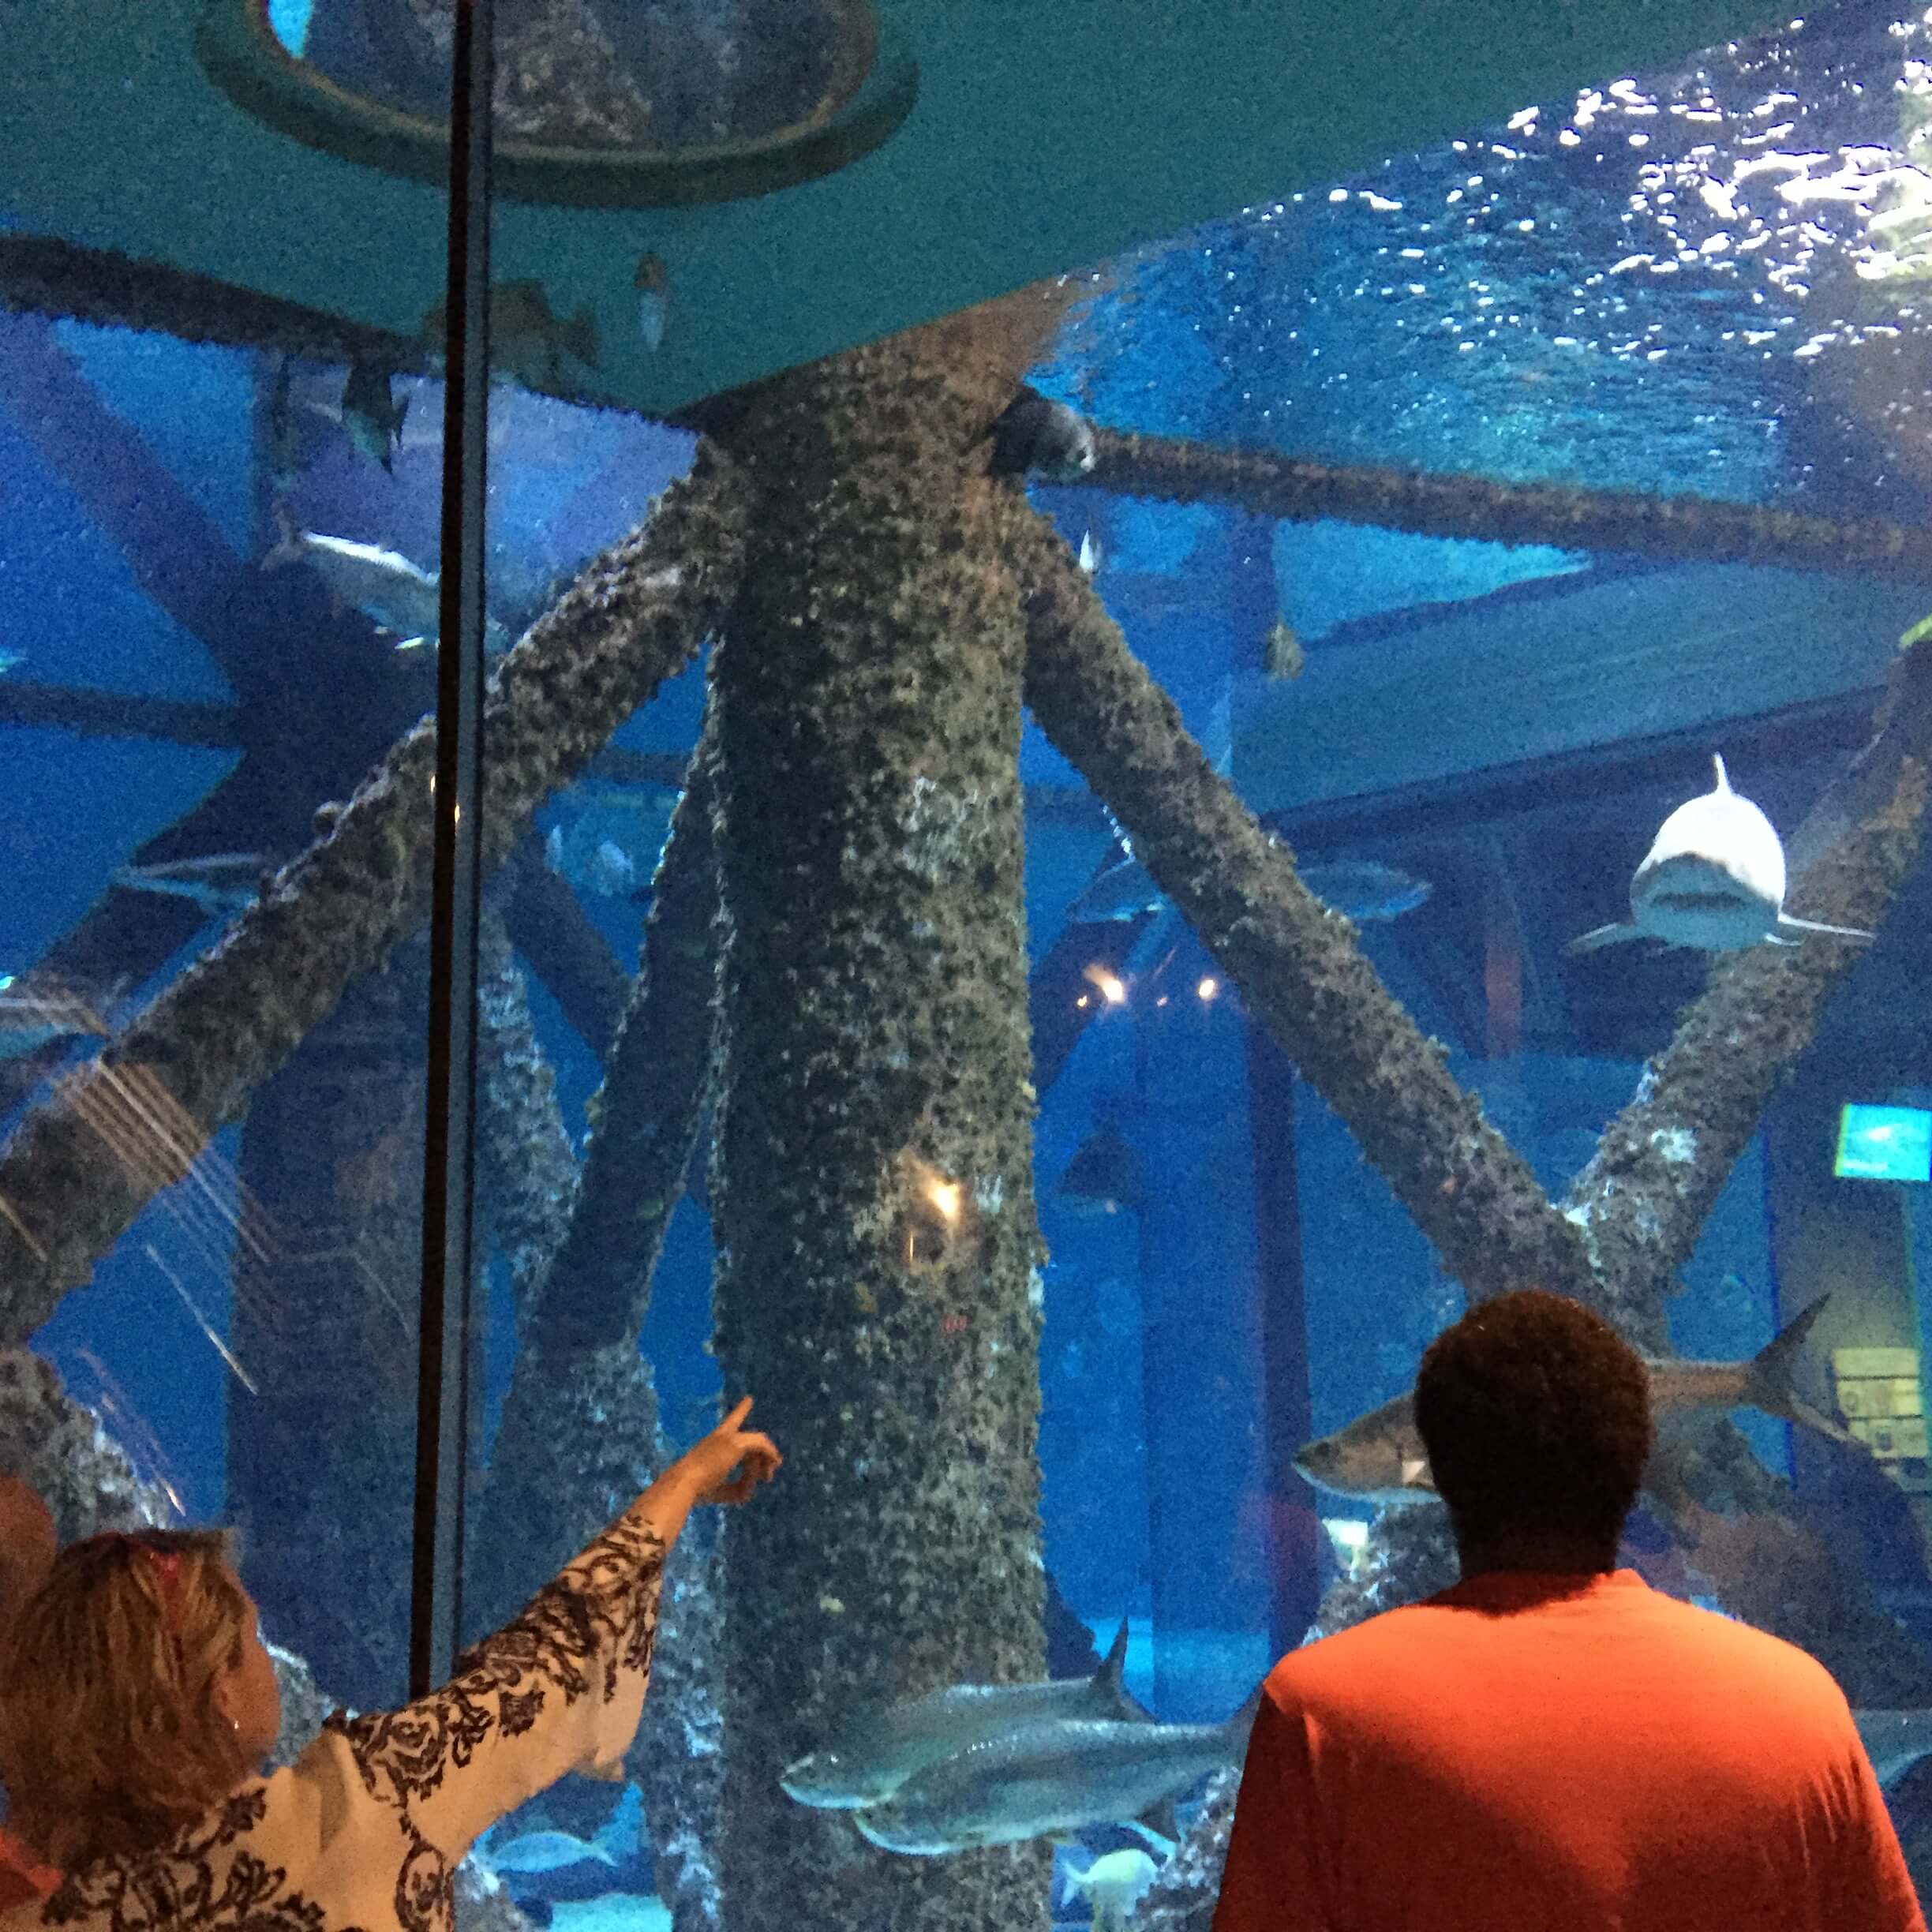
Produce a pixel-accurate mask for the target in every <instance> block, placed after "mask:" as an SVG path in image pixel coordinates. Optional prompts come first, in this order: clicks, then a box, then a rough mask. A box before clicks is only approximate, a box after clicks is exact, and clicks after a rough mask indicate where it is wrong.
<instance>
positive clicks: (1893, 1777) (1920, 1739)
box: [1852, 1710, 1932, 1788]
mask: <svg viewBox="0 0 1932 1932" xmlns="http://www.w3.org/2000/svg"><path fill="white" fill-rule="evenodd" d="M1852 1721H1853V1722H1854V1723H1855V1724H1857V1726H1858V1734H1859V1741H1860V1742H1861V1743H1863V1745H1864V1747H1865V1755H1866V1757H1867V1758H1870V1760H1871V1765H1872V1769H1873V1770H1874V1771H1875V1772H1876V1773H1878V1782H1879V1783H1880V1784H1882V1785H1885V1787H1887V1788H1890V1787H1891V1786H1892V1785H1894V1784H1896V1783H1897V1782H1898V1781H1899V1780H1900V1778H1902V1777H1904V1775H1905V1773H1907V1772H1908V1771H1909V1770H1910V1769H1911V1768H1912V1766H1913V1765H1915V1764H1916V1763H1917V1762H1919V1759H1920V1758H1932V1710H1855V1711H1854V1712H1853V1713H1852Z"/></svg>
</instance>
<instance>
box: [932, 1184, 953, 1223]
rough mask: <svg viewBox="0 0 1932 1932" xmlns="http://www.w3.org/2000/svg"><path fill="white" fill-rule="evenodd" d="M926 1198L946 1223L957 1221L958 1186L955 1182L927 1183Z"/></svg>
mask: <svg viewBox="0 0 1932 1932" xmlns="http://www.w3.org/2000/svg"><path fill="white" fill-rule="evenodd" d="M926 1198H927V1200H929V1201H930V1202H931V1203H932V1204H933V1205H934V1207H937V1208H938V1210H939V1212H940V1214H941V1215H942V1217H943V1218H944V1219H946V1220H948V1221H957V1219H959V1211H960V1185H959V1183H958V1182H957V1181H928V1182H927V1184H926Z"/></svg>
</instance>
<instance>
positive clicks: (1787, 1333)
mask: <svg viewBox="0 0 1932 1932" xmlns="http://www.w3.org/2000/svg"><path fill="white" fill-rule="evenodd" d="M1830 1299H1831V1295H1830V1294H1829V1291H1827V1292H1826V1293H1825V1294H1822V1295H1820V1296H1819V1297H1818V1299H1817V1300H1816V1301H1814V1302H1813V1303H1812V1304H1811V1305H1810V1307H1809V1308H1808V1309H1806V1310H1805V1311H1804V1312H1803V1314H1801V1315H1796V1316H1793V1317H1792V1320H1790V1321H1788V1322H1787V1323H1786V1324H1784V1327H1782V1328H1780V1330H1779V1331H1777V1334H1776V1335H1773V1337H1772V1338H1771V1339H1770V1340H1769V1342H1766V1343H1765V1346H1763V1347H1762V1349H1760V1350H1758V1353H1757V1354H1755V1355H1754V1356H1753V1357H1751V1360H1750V1366H1749V1368H1748V1369H1747V1372H1746V1374H1745V1377H1744V1393H1743V1397H1742V1398H1741V1399H1742V1400H1743V1402H1744V1403H1745V1405H1746V1406H1748V1407H1750V1408H1753V1409H1762V1410H1763V1411H1764V1413H1765V1414H1766V1415H1773V1416H1778V1417H1781V1418H1782V1419H1783V1420H1784V1421H1787V1422H1795V1423H1798V1424H1799V1425H1801V1426H1802V1427H1803V1428H1808V1429H1813V1430H1815V1431H1816V1432H1818V1434H1819V1435H1821V1436H1825V1437H1827V1438H1829V1440H1831V1441H1833V1442H1835V1443H1849V1444H1850V1445H1851V1446H1852V1447H1854V1448H1857V1447H1863V1445H1862V1444H1861V1443H1859V1442H1858V1440H1857V1439H1856V1438H1855V1436H1851V1435H1848V1433H1847V1432H1845V1431H1844V1429H1841V1428H1840V1427H1839V1426H1838V1425H1837V1423H1836V1422H1833V1421H1830V1420H1829V1418H1828V1417H1825V1416H1822V1415H1821V1414H1819V1413H1818V1410H1815V1409H1814V1408H1813V1407H1812V1406H1811V1405H1810V1403H1809V1402H1807V1401H1806V1400H1805V1399H1804V1398H1803V1396H1802V1395H1799V1393H1798V1391H1797V1389H1796V1388H1795V1387H1794V1385H1793V1383H1792V1370H1793V1368H1795V1365H1796V1364H1797V1360H1798V1356H1799V1351H1800V1350H1803V1347H1804V1345H1805V1338H1806V1337H1807V1335H1810V1332H1811V1327H1812V1324H1814V1322H1816V1321H1817V1320H1818V1316H1819V1315H1820V1314H1821V1313H1822V1312H1823V1310H1824V1307H1825V1303H1826V1302H1827V1301H1829V1300H1830Z"/></svg>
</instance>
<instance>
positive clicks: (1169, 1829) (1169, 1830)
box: [1121, 1798, 1181, 1862]
mask: <svg viewBox="0 0 1932 1932" xmlns="http://www.w3.org/2000/svg"><path fill="white" fill-rule="evenodd" d="M1149 1818H1159V1819H1161V1820H1162V1821H1163V1823H1164V1825H1165V1827H1166V1829H1162V1826H1161V1825H1150V1824H1149V1823H1148V1819H1149ZM1121 1829H1122V1830H1123V1831H1130V1832H1132V1833H1133V1834H1134V1836H1135V1837H1136V1838H1139V1839H1141V1840H1144V1841H1145V1843H1146V1845H1147V1848H1148V1850H1149V1851H1150V1852H1158V1853H1159V1855H1160V1857H1161V1859H1163V1862H1164V1861H1165V1860H1166V1859H1170V1858H1172V1857H1173V1856H1174V1853H1175V1852H1176V1851H1177V1850H1178V1848H1179V1846H1180V1844H1181V1828H1180V1826H1179V1825H1178V1824H1177V1823H1176V1822H1175V1820H1174V1800H1173V1799H1171V1798H1163V1799H1162V1800H1161V1801H1160V1803H1159V1804H1158V1805H1156V1806H1155V1807H1154V1809H1153V1810H1151V1811H1146V1812H1143V1813H1142V1814H1141V1815H1140V1817H1139V1818H1127V1819H1124V1820H1123V1821H1122V1822H1121Z"/></svg>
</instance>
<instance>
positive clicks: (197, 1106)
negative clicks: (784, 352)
mask: <svg viewBox="0 0 1932 1932" xmlns="http://www.w3.org/2000/svg"><path fill="white" fill-rule="evenodd" d="M742 545H743V505H742V497H741V494H740V492H739V489H738V487H737V485H736V481H735V479H734V477H733V475H732V466H730V464H729V463H728V462H726V461H725V459H722V458H721V456H719V455H717V453H716V452H714V451H700V453H699V455H698V461H697V464H696V466H695V469H694V470H693V471H692V473H691V476H690V477H688V478H687V480H686V481H683V482H681V483H679V484H676V485H673V486H672V489H670V490H668V491H667V492H665V496H664V498H663V499H662V500H661V503H660V504H659V506H658V507H657V511H656V513H655V514H654V515H653V516H652V518H651V519H650V521H649V522H646V524H644V525H643V526H641V527H640V528H639V529H638V530H636V531H634V532H633V533H632V534H631V535H630V536H629V537H626V538H625V539H624V540H623V541H622V542H621V543H620V544H618V545H616V546H615V547H614V548H613V549H611V550H608V551H607V552H605V553H604V554H603V555H602V556H600V557H598V558H597V560H595V561H594V562H593V563H592V564H590V566H589V567H587V568H586V571H584V573H583V574H582V576H580V577H579V578H578V580H577V582H575V584H573V585H572V586H571V588H570V589H569V590H567V592H566V593H564V596H563V597H561V598H560V600H559V601H558V602H557V603H556V605H554V606H553V607H552V608H551V609H550V610H549V611H548V612H545V615H544V616H542V617H541V618H539V619H538V620H537V622H536V623H534V624H533V625H532V626H531V627H530V631H528V632H527V633H526V635H525V636H524V637H523V638H522V641H521V642H519V644H518V645H517V646H516V647H515V650H512V651H511V653H509V655H508V656H507V657H506V658H505V659H504V661H503V663H502V665H500V667H499V668H498V669H497V671H496V674H495V676H493V678H492V682H491V687H490V691H489V697H488V699H487V701H486V703H485V713H484V729H485V732H486V734H487V736H488V741H489V758H488V760H487V768H486V772H485V817H484V822H483V827H482V840H483V847H484V853H483V856H484V862H485V867H486V868H488V869H493V868H494V867H496V866H497V865H500V863H502V862H503V860H504V858H505V856H507V853H508V852H509V851H510V849H511V847H512V846H513V844H515V841H516V840H517V839H518V838H519V837H520V836H521V834H522V829H523V826H524V825H525V823H526V822H527V820H528V818H529V817H530V814H531V812H532V811H534V810H535V809H536V807H537V805H538V804H539V803H541V801H542V799H544V798H545V796H546V795H547V794H548V793H549V792H551V791H552V789H554V788H556V787H557V786H559V785H560V784H567V783H568V782H569V781H571V778H572V777H575V774H576V773H578V772H579V771H580V770H582V768H583V767H584V766H585V765H586V763H587V762H589V760H590V758H591V757H592V756H593V754H595V753H596V752H597V751H598V750H599V749H600V748H601V746H602V745H603V744H604V743H605V740H606V739H608V737H609V736H610V735H611V733H612V732H614V731H615V730H616V728H617V727H618V726H619V725H621V724H622V723H623V721H624V720H625V719H626V718H627V717H629V716H630V715H631V713H632V712H633V711H635V710H636V709H637V707H638V706H639V705H640V704H642V703H643V702H645V701H646V699H647V698H649V697H650V695H651V694H652V693H653V691H655V690H656V689H657V686H658V685H659V683H661V682H662V680H664V679H665V677H667V676H670V675H671V674H672V672H675V671H676V670H678V669H680V668H682V667H683V665H684V664H686V663H687V661H689V660H690V658H691V656H692V655H693V653H695V651H696V650H697V648H698V644H699V642H701V640H702V638H703V637H704V636H705V635H706V632H707V631H709V630H710V628H711V627H712V626H713V623H715V622H716V620H717V616H718V615H719V612H721V609H722V608H723V607H724V605H725V602H726V601H727V600H728V598H729V597H730V596H731V594H732V591H733V590H734V589H735V587H736V581H737V573H738V569H739V562H740V559H741V556H742ZM435 756H436V727H435V724H434V721H432V720H429V719H425V720H424V721H422V723H421V724H420V725H417V727H416V728H414V730H412V731H410V732H409V733H408V734H407V735H406V736H404V737H403V738H402V739H401V740H400V741H399V743H397V745H396V747H395V749H394V750H393V751H391V754H389V756H388V758H387V759H385V760H384V762H383V763H382V764H381V765H380V766H378V767H377V768H376V770H375V771H374V772H373V773H371V774H370V775H369V777H367V778H366V779H365V781H363V783H362V784H361V786H359V787H358V789H357V791H356V793H355V796H354V797H353V798H352V799H350V801H349V803H347V805H346V806H345V807H343V808H342V809H341V810H340V811H328V814H327V820H326V823H325V825H324V828H323V829H322V830H321V833H320V837H318V838H317V839H316V842H315V844H313V845H312V846H311V847H310V848H309V850H308V851H307V852H304V853H302V854H301V856H298V858H296V859H293V860H291V861H290V863H288V864H287V865H286V866H285V867H283V869H282V871H281V872H280V873H279V874H277V876H276V878H275V881H274V882H273V884H272V886H271V889H269V890H268V892H267V893H265V894H264V897H262V898H261V899H260V900H258V901H257V902H256V904H254V905H253V906H252V907H250V908H249V910H248V911H247V912H245V913H244V914H243V915H241V917H240V918H239V919H238V920H237V921H236V922H235V923H234V925H233V926H232V927H230V929H229V930H228V933H227V935H226V937H225V938H223V941H222V942H221V944H220V945H219V946H218V947H217V949H215V951H214V952H213V953H211V954H210V955H209V956H208V957H206V958H205V959H203V960H198V961H197V963H196V964H194V965H193V967H191V968H189V971H188V972H185V974H183V975H182V977H181V978H180V979H178V980H177V981H176V982H175V983H174V984H173V985H172V986H170V987H169V988H168V989H167V991H166V992H165V993H163V994H162V995H161V997H160V998H159V999H157V1000H156V1001H155V1002H154V1004H153V1005H152V1006H150V1007H149V1008H148V1009H147V1010H146V1011H145V1012H144V1013H142V1014H141V1015H140V1017H138V1018H137V1019H136V1020H134V1021H133V1023H132V1024H129V1026H128V1027H127V1028H125V1030H124V1031H123V1032H122V1033H121V1034H120V1035H118V1036H117V1037H116V1038H115V1039H114V1041H113V1042H112V1043H111V1044H110V1046H109V1047H107V1049H106V1050H104V1051H103V1053H102V1054H101V1055H100V1057H99V1059H98V1060H95V1061H89V1062H88V1063H87V1064H86V1065H84V1066H82V1067H81V1068H80V1069H78V1070H77V1071H76V1072H75V1073H73V1074H71V1075H70V1076H68V1077H67V1078H66V1080H63V1081H62V1083H61V1084H60V1085H59V1087H58V1088H57V1089H56V1090H55V1091H54V1094H53V1095H51V1097H50V1098H49V1099H47V1101H46V1102H44V1103H42V1104H40V1105H39V1106H36V1107H35V1108H34V1109H33V1110H32V1112H31V1113H29V1114H28V1115H27V1116H26V1118H24V1120H23V1121H21V1123H20V1125H18V1126H17V1128H16V1129H15V1130H14V1132H13V1134H12V1135H11V1136H9V1140H8V1141H7V1143H6V1146H5V1148H0V1339H19V1338H21V1337H24V1336H25V1335H29V1334H31V1333H32V1331H33V1330H34V1329H35V1328H36V1327H38V1326H39V1324H40V1323H41V1322H42V1321H43V1320H45V1319H46V1318H47V1316H48V1315H49V1314H51V1312H53V1309H54V1305H56V1303H57V1302H58V1301H59V1299H60V1297H61V1296H62V1294H63V1293H65V1292H66V1290H67V1289H69V1288H70V1287H72V1286H75V1285H76V1284H77V1283H78V1282H82V1281H84V1280H85V1279H87V1277H88V1273H89V1271H90V1270H91V1269H92V1267H93V1264H94V1263H95V1260H97V1259H98V1258H99V1256H101V1255H102V1254H103V1253H105V1252H107V1249H109V1248H110V1246H111V1245H113V1244H114V1241H116V1240H118V1238H119V1237H120V1235H121V1234H122V1231H123V1230H125V1228H126V1227H127V1226H128V1225H129V1223H130V1222H132V1221H133V1218H134V1216H135V1215H137V1214H138V1213H139V1212H140V1209H141V1207H143V1206H144V1204H146V1203H147V1201H148V1200H149V1199H150V1198H151V1197H152V1196H153V1195H154V1194H155V1193H156V1192H158V1191H159V1189H161V1188H162V1187H163V1186H165V1185H168V1184H169V1183H170V1181H174V1180H176V1179H178V1178H180V1175H181V1174H182V1173H183V1172H185V1170H186V1168H187V1166H188V1165H189V1163H190V1162H192V1161H193V1159H194V1158H195V1157H196V1156H197V1155H198V1154H199V1153H200V1149H201V1148H202V1147H203V1146H204V1144H206V1141H207V1139H208V1136H209V1135H210V1134H211V1133H213V1132H214V1130H215V1129H216V1128H218V1127H219V1126H220V1125H223V1123H224V1122H225V1121H230V1120H232V1119H234V1118H235V1117H236V1116H237V1115H238V1114H240V1113H241V1110H242V1109H243V1108H244V1107H245V1106H246V1104H247V1102H248V1097H249V1094H250V1092H251V1091H253V1089H254V1088H256V1086H257V1085H259V1084H260V1082H261V1081H262V1080H264V1079H265V1078H267V1076H268V1075H269V1074H270V1073H272V1072H273V1071H274V1070H275V1068H277V1067H278V1066H279V1065H282V1064H283V1061H286V1058H288V1056H289V1055H290V1054H291V1053H292V1052H293V1051H294V1049H295V1047H296V1046H297V1044H298V1043H299V1042H300V1041H301V1038H302V1036H303V1035H305V1033H306V1032H308V1031H309V1028H311V1027H312V1026H313V1025H314V1024H316V1022H317V1021H318V1020H320V1019H321V1018H322V1017H324V1015H325V1014H327V1013H328V1012H329V1011H330V1010H331V1008H332V1007H333V1006H334V1005H335V1003H336V1002H337V1001H338V1000H339V998H341V997H342V994H343V990H344V989H345V988H346V987H348V986H350V984H352V983H354V981H355V980H356V979H358V978H360V977H361V975H363V974H365V973H366V972H370V971H371V970H373V968H376V966H378V965H380V964H381V963H382V961H383V960H384V959H385V958H386V957H388V953H389V952H390V950H391V949H392V948H393V947H394V946H395V945H396V943H397V942H398V941H399V940H400V939H401V938H403V937H405V936H406V934H409V933H410V932H413V931H414V930H417V928H418V927H421V926H422V925H423V924H424V923H425V922H426V920H427V919H428V917H429V884H430V841H431V814H430V811H429V799H430V781H431V779H432V776H433V773H434V768H435ZM130 1080H138V1081H140V1083H141V1084H143V1085H144V1087H145V1086H147V1085H148V1084H152V1088H153V1089H154V1091H155V1094H156V1095H159V1096H160V1098H161V1099H162V1101H163V1103H164V1104H165V1105H166V1106H167V1110H168V1112H169V1115H170V1122H171V1129H170V1140H169V1144H168V1145H167V1150H166V1153H165V1157H164V1158H162V1159H157V1160H155V1161H153V1162H151V1163H143V1164H141V1165H139V1166H136V1165H133V1164H130V1163H127V1162H125V1161H123V1160H122V1159H119V1158H118V1157H117V1156H116V1155H114V1153H113V1152H112V1151H110V1147H109V1146H108V1144H107V1142H106V1141H105V1140H103V1138H102V1137H101V1136H100V1134H99V1133H98V1132H96V1130H95V1128H94V1127H93V1126H92V1125H90V1124H89V1122H90V1120H91V1119H98V1118H99V1115H100V1107H99V1104H98V1103H99V1101H100V1100H101V1099H102V1097H103V1093H104V1092H105V1093H109V1094H110V1095H111V1093H112V1092H118V1091H119V1090H120V1089H122V1088H125V1087H126V1086H127V1085H128V1084H129V1082H130Z"/></svg>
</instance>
